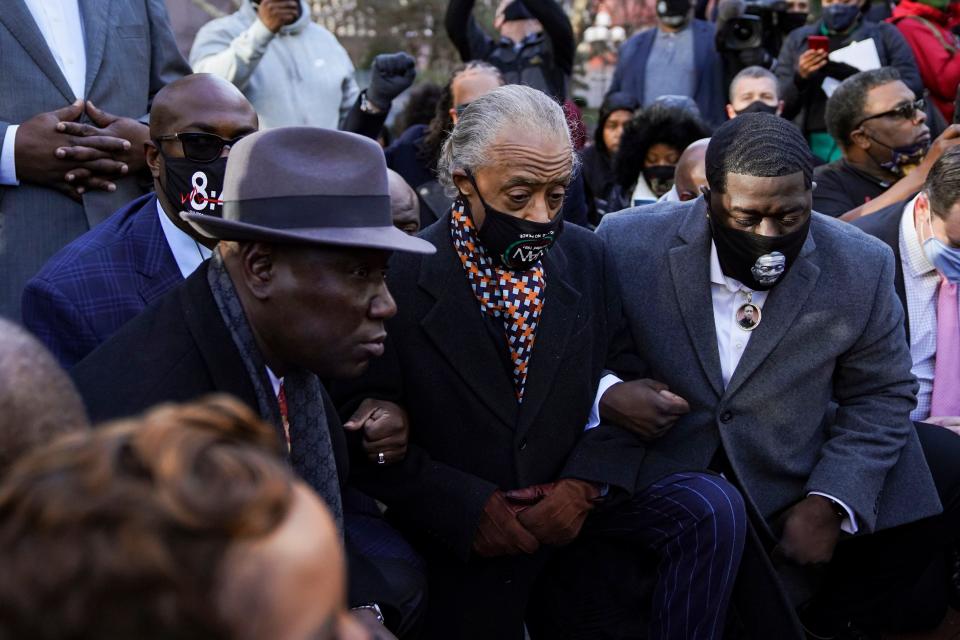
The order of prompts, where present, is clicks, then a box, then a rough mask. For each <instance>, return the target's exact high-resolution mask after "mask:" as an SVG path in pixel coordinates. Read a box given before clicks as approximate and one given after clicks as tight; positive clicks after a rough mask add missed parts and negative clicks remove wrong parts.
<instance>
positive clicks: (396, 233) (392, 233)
mask: <svg viewBox="0 0 960 640" xmlns="http://www.w3.org/2000/svg"><path fill="white" fill-rule="evenodd" d="M180 216H181V217H182V218H183V219H185V220H186V221H187V222H189V223H190V225H191V226H192V227H193V228H194V229H196V230H197V231H198V232H200V233H201V234H203V235H204V236H206V237H208V238H214V239H216V240H236V241H248V242H278V243H287V244H315V245H328V246H336V247H357V248H364V249H383V250H385V251H403V252H407V253H422V254H432V253H436V251H437V248H436V247H434V246H433V245H432V244H431V243H429V242H427V241H426V240H421V239H420V238H416V237H414V236H410V235H407V234H406V233H404V232H403V231H400V229H397V228H396V227H394V226H392V225H391V226H389V227H323V228H320V227H311V228H306V229H271V228H268V227H261V226H259V225H253V224H247V223H245V222H238V221H236V220H224V219H223V218H217V217H214V216H210V215H206V214H203V213H194V212H191V211H182V212H180Z"/></svg>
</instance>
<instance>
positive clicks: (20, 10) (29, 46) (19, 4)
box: [0, 0, 77, 104]
mask: <svg viewBox="0 0 960 640" xmlns="http://www.w3.org/2000/svg"><path fill="white" fill-rule="evenodd" d="M0 22H2V23H3V24H4V26H6V28H7V29H8V30H9V31H10V33H11V34H12V35H13V37H14V38H16V39H17V42H19V43H20V46H22V47H23V49H24V50H25V51H26V52H27V54H28V55H29V56H30V57H31V58H33V61H34V62H35V63H36V65H37V67H38V68H39V69H40V70H41V71H42V72H43V73H44V75H46V76H47V77H48V78H49V79H50V82H52V83H53V86H55V87H56V88H57V91H59V92H60V93H61V94H62V95H63V97H64V98H65V99H66V101H67V102H66V103H67V104H71V103H73V102H74V101H75V100H76V99H77V96H75V95H73V90H71V89H70V85H69V84H68V83H67V79H66V78H65V77H64V76H63V72H62V71H60V66H59V65H58V64H57V61H56V60H55V59H54V58H53V53H51V51H50V47H48V46H47V42H46V40H44V38H43V34H42V33H41V32H40V27H38V26H37V21H36V20H34V19H33V14H32V13H30V9H28V8H27V5H26V4H25V3H24V2H23V0H12V1H11V2H5V3H4V6H3V11H0Z"/></svg>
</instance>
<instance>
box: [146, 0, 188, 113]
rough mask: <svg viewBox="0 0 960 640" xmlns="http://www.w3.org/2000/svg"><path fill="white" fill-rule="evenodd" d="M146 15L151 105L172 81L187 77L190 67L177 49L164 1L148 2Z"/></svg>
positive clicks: (149, 0)
mask: <svg viewBox="0 0 960 640" xmlns="http://www.w3.org/2000/svg"><path fill="white" fill-rule="evenodd" d="M147 15H148V19H149V20H150V104H153V96H155V95H157V92H158V91H160V89H163V88H164V87H165V86H167V85H168V84H170V83H171V82H173V81H174V80H177V79H178V78H182V77H183V76H185V75H188V74H189V73H190V65H188V64H187V61H186V60H184V59H183V56H181V55H180V50H179V49H178V48H177V41H176V39H175V38H174V36H173V29H171V27H170V17H169V16H168V15H167V7H166V4H165V3H164V1H163V0H148V2H147ZM144 115H145V116H146V114H144Z"/></svg>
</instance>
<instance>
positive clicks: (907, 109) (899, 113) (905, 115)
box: [854, 98, 927, 129]
mask: <svg viewBox="0 0 960 640" xmlns="http://www.w3.org/2000/svg"><path fill="white" fill-rule="evenodd" d="M926 106H927V102H926V100H924V99H923V98H920V99H919V100H914V101H913V102H905V103H903V104H902V105H900V106H899V107H897V108H896V109H890V111H884V112H883V113H878V114H876V115H874V116H868V117H866V118H864V119H863V120H861V121H860V122H858V123H857V126H856V127H854V128H855V129H859V128H860V125H862V124H863V123H864V122H866V121H867V120H873V119H875V118H899V119H901V120H912V119H913V118H914V117H915V116H916V115H917V112H918V111H923V110H924V108H925V107H926Z"/></svg>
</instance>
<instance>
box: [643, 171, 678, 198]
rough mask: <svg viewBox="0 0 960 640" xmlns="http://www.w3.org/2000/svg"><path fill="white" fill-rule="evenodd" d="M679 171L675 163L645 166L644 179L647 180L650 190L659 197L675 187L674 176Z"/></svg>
mask: <svg viewBox="0 0 960 640" xmlns="http://www.w3.org/2000/svg"><path fill="white" fill-rule="evenodd" d="M676 172H677V167H676V166H674V165H672V164H671V165H663V164H657V165H654V166H652V167H644V169H643V179H644V180H646V181H647V185H649V187H650V191H653V195H655V196H657V197H658V198H659V197H661V196H663V195H664V194H665V193H667V192H668V191H670V189H672V188H673V176H674V175H675V174H676Z"/></svg>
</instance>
